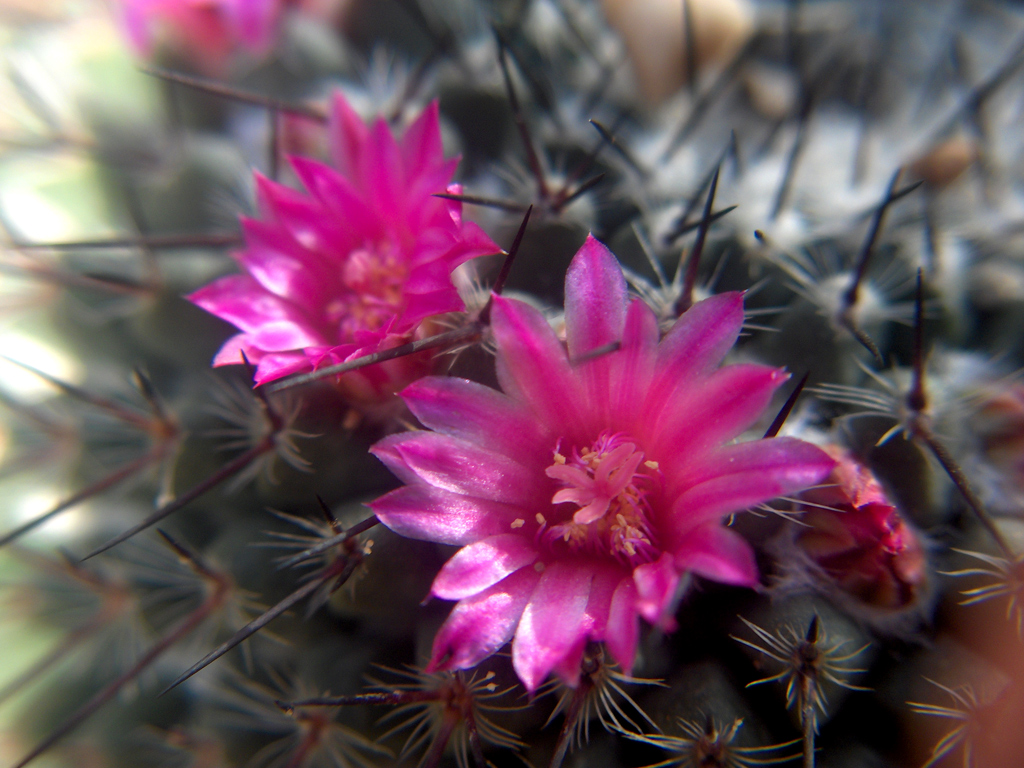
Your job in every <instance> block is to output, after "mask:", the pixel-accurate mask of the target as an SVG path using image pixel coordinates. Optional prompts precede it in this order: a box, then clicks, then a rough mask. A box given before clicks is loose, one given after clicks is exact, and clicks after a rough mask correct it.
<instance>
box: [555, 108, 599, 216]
mask: <svg viewBox="0 0 1024 768" xmlns="http://www.w3.org/2000/svg"><path fill="white" fill-rule="evenodd" d="M591 122H593V121H591ZM598 134H599V136H600V141H598V143H597V144H596V145H595V146H594V148H593V149H591V150H590V151H589V152H588V153H587V156H586V157H584V158H583V160H581V161H580V162H579V164H577V166H576V167H575V168H574V169H573V171H572V173H570V174H569V175H568V176H567V177H566V179H565V183H564V184H563V185H562V188H561V189H560V190H558V192H557V193H556V194H555V197H554V199H553V200H552V201H551V210H552V211H554V212H555V213H558V212H560V211H561V210H562V209H563V208H564V207H565V206H567V205H568V204H569V203H571V202H572V201H573V200H575V199H576V198H577V197H579V196H580V195H582V194H583V192H584V191H586V190H587V189H590V188H591V187H593V186H594V185H595V184H596V183H597V182H598V181H600V180H601V179H602V178H604V176H605V174H603V173H600V174H598V175H597V176H595V177H593V178H591V179H590V180H589V181H586V182H584V183H583V184H582V185H580V186H578V187H577V188H576V191H574V192H570V191H569V189H570V188H571V187H572V185H573V184H575V183H576V182H578V181H579V180H580V179H581V178H582V177H583V174H585V173H586V172H587V171H589V170H590V169H591V168H592V167H593V165H594V163H595V162H596V161H597V156H598V155H600V154H601V150H602V149H604V148H605V146H607V145H608V144H609V139H610V138H611V136H609V135H607V134H604V133H601V132H600V131H599V132H598Z"/></svg>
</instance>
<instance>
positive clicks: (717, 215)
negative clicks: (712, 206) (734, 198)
mask: <svg viewBox="0 0 1024 768" xmlns="http://www.w3.org/2000/svg"><path fill="white" fill-rule="evenodd" d="M737 208H739V206H738V205H730V206H729V207H728V208H723V209H722V210H720V211H715V212H714V213H713V214H711V223H712V224H714V223H715V222H716V221H718V220H719V219H721V218H723V217H725V216H728V215H729V214H730V213H732V212H733V211H735V210H736V209H737ZM701 221H702V219H697V220H696V221H691V222H690V223H689V224H685V225H683V226H680V227H679V228H677V229H675V230H673V231H672V232H671V233H670V234H669V235H667V236H666V237H665V239H666V240H669V238H671V240H670V242H669V243H668V244H670V245H671V243H672V242H675V241H676V240H677V239H679V238H680V237H682V236H683V235H687V234H689V233H690V232H693V230H695V229H697V228H698V227H699V226H700V225H701Z"/></svg>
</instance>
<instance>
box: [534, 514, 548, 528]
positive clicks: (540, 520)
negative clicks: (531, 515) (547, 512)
mask: <svg viewBox="0 0 1024 768" xmlns="http://www.w3.org/2000/svg"><path fill="white" fill-rule="evenodd" d="M536 520H537V522H538V523H539V524H540V525H547V522H548V519H547V518H546V517H544V515H542V514H541V513H540V512H538V513H537V518H536Z"/></svg>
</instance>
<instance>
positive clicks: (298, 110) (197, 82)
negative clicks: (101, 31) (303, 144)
mask: <svg viewBox="0 0 1024 768" xmlns="http://www.w3.org/2000/svg"><path fill="white" fill-rule="evenodd" d="M138 67H139V69H140V70H141V71H143V72H145V73H146V74H147V75H152V76H153V77H157V78H160V79H161V80H166V81H168V82H171V83H178V84H179V85H185V86H188V87H189V88H195V89H196V90H197V91H204V92H205V93H211V94H213V95H214V96H221V97H223V98H225V99H231V100H232V101H241V102H244V103H247V104H255V105H256V106H259V107H266V108H267V109H271V110H278V111H280V112H285V113H288V114H293V115H301V116H302V117H306V118H309V119H310V120H315V121H317V122H320V123H326V122H327V120H328V116H327V112H326V111H324V110H323V109H321V108H320V107H315V106H311V105H308V104H292V103H290V102H287V101H281V100H280V99H273V98H270V97H269V96H261V95H260V94H257V93H249V92H248V91H242V90H239V89H237V88H232V87H231V86H229V85H225V84H224V83H217V82H214V81H212V80H206V79H205V78H201V77H193V76H192V75H186V74H183V73H181V72H172V71H171V70H169V69H161V68H159V67H150V66H146V65H144V64H142V65H138Z"/></svg>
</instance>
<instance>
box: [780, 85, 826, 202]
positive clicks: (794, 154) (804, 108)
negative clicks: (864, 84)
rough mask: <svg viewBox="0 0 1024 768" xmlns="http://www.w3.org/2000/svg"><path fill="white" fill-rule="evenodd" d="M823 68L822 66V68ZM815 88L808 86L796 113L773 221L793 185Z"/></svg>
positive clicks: (812, 108)
mask: <svg viewBox="0 0 1024 768" xmlns="http://www.w3.org/2000/svg"><path fill="white" fill-rule="evenodd" d="M823 69H824V68H823ZM815 96H816V94H815V89H814V88H811V87H808V88H807V89H806V90H805V92H804V95H803V100H802V101H801V103H800V111H799V113H798V115H797V124H796V136H795V137H794V138H793V146H791V147H790V149H789V155H788V156H787V157H786V170H785V171H784V172H783V174H782V181H781V182H780V183H779V189H778V192H776V193H775V202H774V203H773V204H772V210H771V214H770V216H769V218H770V219H771V220H772V221H775V220H776V219H777V218H778V217H779V214H780V213H781V212H782V209H783V207H784V206H785V205H786V200H787V199H788V198H789V192H790V188H791V187H792V185H793V177H794V176H795V174H796V167H797V164H798V162H799V161H800V155H801V154H802V153H803V149H804V145H805V144H806V142H807V126H808V124H809V123H810V120H811V113H812V112H813V111H814V102H815Z"/></svg>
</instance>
